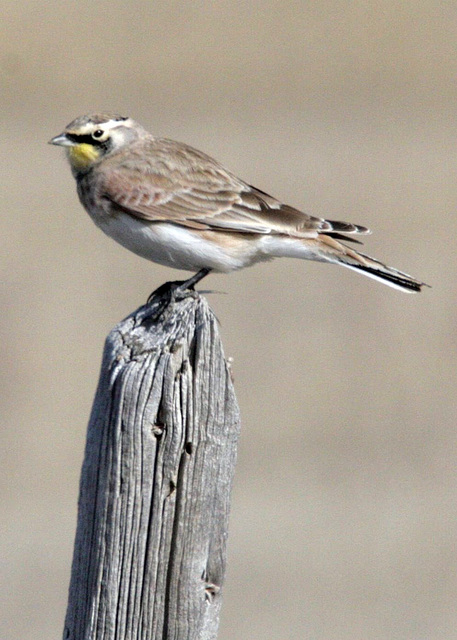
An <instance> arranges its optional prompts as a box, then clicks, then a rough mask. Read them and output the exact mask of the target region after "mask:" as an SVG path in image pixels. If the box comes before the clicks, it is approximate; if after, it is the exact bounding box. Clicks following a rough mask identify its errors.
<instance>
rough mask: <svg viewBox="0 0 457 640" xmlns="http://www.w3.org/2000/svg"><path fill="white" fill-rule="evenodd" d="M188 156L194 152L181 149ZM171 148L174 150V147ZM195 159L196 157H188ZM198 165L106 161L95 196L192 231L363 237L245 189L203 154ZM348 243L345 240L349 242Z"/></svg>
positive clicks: (361, 229) (345, 225)
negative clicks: (207, 230) (343, 234)
mask: <svg viewBox="0 0 457 640" xmlns="http://www.w3.org/2000/svg"><path fill="white" fill-rule="evenodd" d="M183 147H184V149H181V150H182V151H183V152H184V151H185V152H186V153H189V154H190V156H192V153H193V151H194V150H193V149H191V148H189V147H186V146H185V145H183ZM174 150H176V148H175V149H174ZM193 160H195V158H193ZM199 160H200V164H197V163H193V165H192V167H191V169H190V166H189V165H186V163H185V162H183V163H173V162H170V164H169V165H168V166H167V167H166V169H167V170H166V171H164V170H163V162H157V163H156V162H154V160H152V159H151V162H147V163H145V162H144V157H143V162H138V163H135V162H132V163H128V162H124V163H122V166H121V167H113V166H112V165H111V164H110V163H107V165H105V167H104V169H102V170H101V171H100V174H99V176H98V179H99V194H100V196H101V197H103V198H106V199H108V200H109V201H110V202H111V203H112V206H113V207H114V208H115V209H118V210H119V209H120V210H122V211H123V212H126V213H128V214H130V215H132V216H135V217H137V218H140V219H142V220H145V221H151V222H161V221H162V222H163V221H167V222H172V223H174V224H179V225H182V226H186V227H191V228H195V229H214V230H217V229H219V230H221V231H222V230H230V231H232V232H239V233H259V234H270V233H279V234H286V235H291V236H297V237H316V235H317V234H318V233H327V234H329V235H331V234H332V231H333V232H340V233H364V232H366V230H365V228H364V227H357V226H356V225H352V224H349V223H343V222H341V223H340V222H334V221H332V222H330V221H327V220H324V219H322V218H316V217H313V216H310V215H308V214H306V213H304V212H302V211H299V210H298V209H295V208H294V207H291V206H289V205H284V204H282V203H281V202H279V201H278V200H276V199H275V198H273V197H272V196H270V195H268V194H267V193H264V192H263V191H260V190H259V189H256V188H254V187H250V186H249V185H247V184H245V183H243V182H242V181H241V180H239V179H238V178H236V177H235V176H234V175H232V174H230V173H229V172H227V171H225V170H224V169H223V168H222V167H221V166H220V165H218V164H217V163H216V162H215V161H212V160H211V159H210V158H208V157H207V156H204V155H203V154H202V156H200V157H199ZM348 239H349V238H348Z"/></svg>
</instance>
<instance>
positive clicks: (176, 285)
mask: <svg viewBox="0 0 457 640" xmlns="http://www.w3.org/2000/svg"><path fill="white" fill-rule="evenodd" d="M210 271H211V269H208V268H207V267H204V268H203V269H200V271H198V272H197V273H195V274H194V275H193V276H191V277H190V278H188V279H187V280H175V281H173V282H165V283H164V284H162V285H160V287H158V288H157V289H155V290H154V291H153V292H152V293H151V295H150V296H149V298H148V304H151V302H152V300H153V298H154V297H155V296H164V295H168V296H171V294H172V293H173V291H175V290H176V289H179V290H180V291H185V290H186V289H190V290H192V291H193V290H194V287H195V285H196V284H197V283H198V282H200V280H203V278H204V277H205V276H207V275H208V273H209V272H210Z"/></svg>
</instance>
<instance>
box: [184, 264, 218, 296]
mask: <svg viewBox="0 0 457 640" xmlns="http://www.w3.org/2000/svg"><path fill="white" fill-rule="evenodd" d="M210 271H211V269H208V268H207V267H204V268H203V269H200V271H197V273H195V274H194V275H193V276H192V277H190V278H189V279H188V280H184V281H183V282H180V283H179V285H178V287H179V289H181V290H182V291H185V290H186V289H192V290H193V289H194V287H195V285H196V284H197V283H198V282H200V280H203V278H204V277H205V276H207V275H208V273H209V272H210ZM176 284H177V283H176Z"/></svg>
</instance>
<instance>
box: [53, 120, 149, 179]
mask: <svg viewBox="0 0 457 640" xmlns="http://www.w3.org/2000/svg"><path fill="white" fill-rule="evenodd" d="M141 132H144V129H143V128H142V127H141V125H139V124H138V123H136V122H135V121H134V120H132V119H131V118H126V117H123V116H119V115H114V114H97V115H90V116H81V117H79V118H76V120H73V122H70V124H69V125H67V126H66V127H65V129H64V131H63V132H62V133H60V134H59V135H58V136H55V137H54V138H52V140H49V144H55V145H58V146H61V147H65V149H66V152H67V157H68V161H69V162H70V165H71V168H72V171H73V173H74V174H75V175H78V174H81V173H86V172H87V171H89V169H91V168H92V167H93V165H94V164H96V163H97V162H99V161H100V160H101V159H102V158H104V157H105V156H107V155H108V154H111V153H113V152H114V151H118V150H120V149H122V148H123V147H124V146H126V145H129V144H131V143H132V142H134V141H135V140H136V139H137V138H138V137H139V136H140V134H141Z"/></svg>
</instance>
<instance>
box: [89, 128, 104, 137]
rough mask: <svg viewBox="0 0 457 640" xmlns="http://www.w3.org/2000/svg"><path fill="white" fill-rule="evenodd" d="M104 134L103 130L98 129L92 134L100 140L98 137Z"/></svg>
mask: <svg viewBox="0 0 457 640" xmlns="http://www.w3.org/2000/svg"><path fill="white" fill-rule="evenodd" d="M102 135H103V130H102V129H97V131H94V133H93V134H92V137H93V138H95V139H97V140H98V138H101V137H102Z"/></svg>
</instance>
